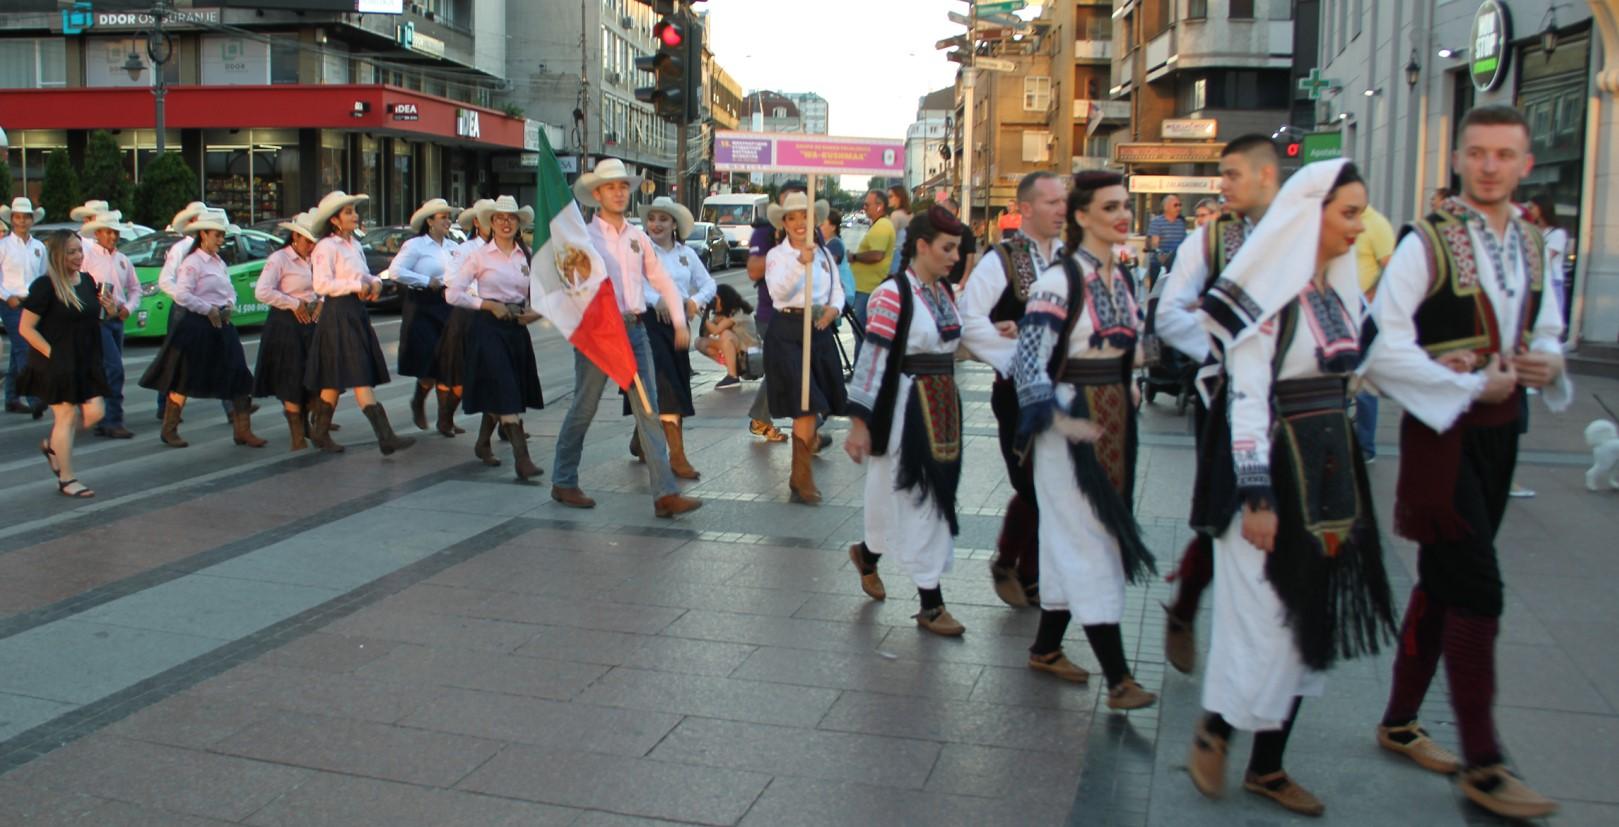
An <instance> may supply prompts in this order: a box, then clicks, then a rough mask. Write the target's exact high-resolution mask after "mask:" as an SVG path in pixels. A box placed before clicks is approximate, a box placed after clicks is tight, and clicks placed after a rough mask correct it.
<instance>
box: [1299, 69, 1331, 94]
mask: <svg viewBox="0 0 1619 827" xmlns="http://www.w3.org/2000/svg"><path fill="white" fill-rule="evenodd" d="M1339 86H1340V84H1339V83H1338V81H1336V80H1328V79H1327V78H1324V77H1321V69H1320V68H1319V67H1318V68H1312V69H1311V70H1310V74H1309V76H1308V77H1302V78H1299V91H1300V92H1308V93H1309V95H1310V100H1313V101H1318V100H1321V93H1322V92H1325V91H1327V90H1328V89H1337V88H1339Z"/></svg>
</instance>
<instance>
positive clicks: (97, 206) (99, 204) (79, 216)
mask: <svg viewBox="0 0 1619 827" xmlns="http://www.w3.org/2000/svg"><path fill="white" fill-rule="evenodd" d="M111 211H112V205H111V204H108V203H107V202H105V201H86V202H84V205H83V206H80V207H74V208H73V211H72V212H69V213H68V214H67V217H68V218H70V219H72V220H74V221H89V220H90V219H92V218H95V217H96V216H98V215H100V214H102V213H105V212H111Z"/></svg>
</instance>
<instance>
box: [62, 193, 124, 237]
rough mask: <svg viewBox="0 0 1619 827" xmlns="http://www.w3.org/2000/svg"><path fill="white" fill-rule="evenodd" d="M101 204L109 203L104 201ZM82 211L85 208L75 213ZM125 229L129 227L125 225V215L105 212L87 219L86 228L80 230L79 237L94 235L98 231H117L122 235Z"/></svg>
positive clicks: (76, 210) (85, 221) (85, 220)
mask: <svg viewBox="0 0 1619 827" xmlns="http://www.w3.org/2000/svg"><path fill="white" fill-rule="evenodd" d="M101 203H103V204H105V203H107V202H105V201H103V202H101ZM81 209H84V208H83V207H80V208H78V209H75V210H74V212H78V211H79V210H81ZM125 229H127V225H125V224H124V214H123V213H121V212H119V211H118V210H105V211H102V212H98V213H96V214H94V215H91V216H88V217H86V218H85V219H84V226H83V227H80V228H79V235H92V234H94V233H95V231H96V230H117V231H118V232H120V233H122V232H123V231H124V230H125Z"/></svg>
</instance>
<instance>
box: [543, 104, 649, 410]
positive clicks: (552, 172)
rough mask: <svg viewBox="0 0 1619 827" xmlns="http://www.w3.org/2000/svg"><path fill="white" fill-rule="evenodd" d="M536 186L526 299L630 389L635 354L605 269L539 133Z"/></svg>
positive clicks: (554, 158) (616, 381) (578, 347)
mask: <svg viewBox="0 0 1619 827" xmlns="http://www.w3.org/2000/svg"><path fill="white" fill-rule="evenodd" d="M538 183H539V186H538V188H537V194H536V195H535V201H536V203H535V204H534V260H533V261H532V262H530V266H529V274H530V275H529V279H530V283H529V295H530V296H531V297H532V298H533V302H534V307H535V308H536V309H538V310H539V311H540V313H542V314H544V315H545V317H546V318H547V319H550V320H551V323H552V324H554V325H556V326H557V329H559V330H561V331H562V335H563V336H566V337H567V339H568V343H569V344H571V345H573V346H574V348H575V349H577V350H578V351H579V352H580V353H583V354H584V355H585V358H587V359H589V360H590V361H591V362H594V363H595V365H596V367H598V368H601V370H602V372H603V373H605V374H607V376H608V378H610V379H612V380H613V382H614V383H615V384H617V385H618V386H619V387H620V388H622V389H624V390H629V388H630V384H631V383H632V382H634V381H635V351H634V350H631V349H630V337H629V334H628V333H625V332H624V317H623V316H622V315H621V314H620V313H619V309H618V297H617V295H616V294H615V293H614V292H613V282H612V280H611V279H609V278H608V277H607V266H606V265H605V264H603V263H602V259H601V256H600V255H598V254H597V253H596V248H595V247H593V246H592V245H591V243H590V234H589V233H588V232H587V231H586V230H585V216H584V213H581V212H580V211H579V204H578V202H576V201H574V200H573V190H572V188H570V187H569V186H568V182H567V179H565V178H563V177H562V165H561V164H559V163H557V156H556V153H555V152H553V151H552V149H551V142H550V141H549V140H548V139H547V138H546V137H545V133H544V132H541V133H540V171H539V182H538Z"/></svg>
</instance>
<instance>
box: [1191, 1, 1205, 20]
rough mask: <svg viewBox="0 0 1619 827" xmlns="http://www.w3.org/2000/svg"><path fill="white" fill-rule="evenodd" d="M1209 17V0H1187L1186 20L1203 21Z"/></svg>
mask: <svg viewBox="0 0 1619 827" xmlns="http://www.w3.org/2000/svg"><path fill="white" fill-rule="evenodd" d="M1208 16H1209V0H1186V19H1188V20H1202V19H1204V18H1206V17H1208Z"/></svg>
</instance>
